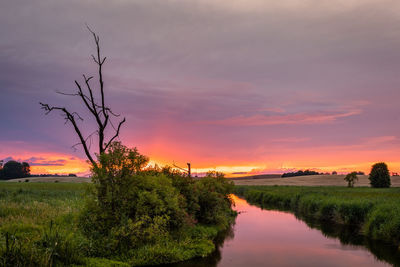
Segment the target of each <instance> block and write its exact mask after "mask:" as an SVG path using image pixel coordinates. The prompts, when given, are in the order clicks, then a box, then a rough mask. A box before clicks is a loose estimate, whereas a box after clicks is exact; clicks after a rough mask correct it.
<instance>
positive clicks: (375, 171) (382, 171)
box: [369, 162, 390, 188]
mask: <svg viewBox="0 0 400 267" xmlns="http://www.w3.org/2000/svg"><path fill="white" fill-rule="evenodd" d="M369 180H370V183H371V187H376V188H382V187H390V174H389V170H388V167H387V165H386V163H384V162H379V163H375V164H374V165H373V166H372V169H371V173H370V174H369Z"/></svg>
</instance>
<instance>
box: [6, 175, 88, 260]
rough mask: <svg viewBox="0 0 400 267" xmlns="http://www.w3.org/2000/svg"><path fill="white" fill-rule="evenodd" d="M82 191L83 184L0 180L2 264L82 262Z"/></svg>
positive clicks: (83, 250) (83, 243) (83, 247)
mask: <svg viewBox="0 0 400 267" xmlns="http://www.w3.org/2000/svg"><path fill="white" fill-rule="evenodd" d="M82 192H83V185H81V184H53V183H52V184H43V183H26V184H25V183H0V266H58V265H65V264H80V263H81V262H82V261H81V259H83V256H84V255H85V247H86V245H85V239H84V237H83V236H82V235H80V234H79V231H78V229H77V228H76V223H75V221H76V215H77V211H78V210H79V208H80V199H81V194H82ZM52 221H53V223H51V222H52Z"/></svg>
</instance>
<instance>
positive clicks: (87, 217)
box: [80, 142, 235, 265]
mask: <svg viewBox="0 0 400 267" xmlns="http://www.w3.org/2000/svg"><path fill="white" fill-rule="evenodd" d="M98 161H99V164H98V167H97V168H95V169H93V176H92V180H93V185H92V186H89V188H88V194H87V200H86V203H85V206H84V208H83V211H82V213H81V215H80V226H81V229H82V231H83V233H84V234H85V235H86V236H87V238H88V239H89V240H90V242H91V253H92V255H93V256H97V257H101V258H104V257H113V258H114V259H115V257H117V258H118V257H119V258H122V259H124V261H125V260H127V259H130V260H129V261H132V262H131V264H135V265H136V264H141V263H146V262H147V264H155V263H166V262H174V261H178V260H179V259H181V258H182V259H188V258H190V257H189V256H190V255H192V256H202V255H205V254H208V253H210V252H211V251H212V250H213V249H214V245H212V246H211V247H212V248H211V249H210V246H209V245H204V246H197V245H196V246H194V247H193V249H192V248H191V247H190V246H189V245H190V244H192V242H194V241H195V243H198V244H209V242H211V244H212V241H211V240H210V237H208V238H207V237H201V238H200V237H198V236H190V235H187V234H185V233H187V232H190V229H191V228H193V227H197V225H198V223H201V224H208V225H212V226H216V227H218V228H221V230H222V229H223V228H227V227H228V226H229V225H230V223H231V222H232V219H233V218H234V215H235V213H234V212H233V211H232V209H231V207H232V201H231V199H230V197H229V194H230V193H231V192H232V190H233V183H232V182H229V181H228V180H226V179H225V178H223V176H222V175H221V174H219V173H209V174H208V175H207V177H205V178H202V179H199V180H194V179H193V178H191V177H188V176H187V175H185V174H182V173H179V172H176V171H173V170H172V169H171V168H168V167H166V168H158V167H157V166H155V167H151V168H144V167H145V166H146V165H147V163H148V158H147V157H145V156H143V155H141V154H139V153H138V152H137V150H136V149H129V148H127V147H125V146H123V145H122V144H121V143H119V142H115V143H113V144H112V145H111V146H110V148H109V149H108V150H107V152H106V153H103V154H102V155H100V157H99V159H98ZM184 244H186V245H184ZM193 244H194V243H193ZM145 247H146V248H148V249H146V250H143V248H145ZM171 248H175V249H176V251H175V250H171ZM146 251H147V252H146ZM174 251H175V252H176V253H175V252H174ZM177 251H180V252H179V253H178V252H177ZM188 251H191V252H190V253H189V252H188ZM201 251H202V252H201ZM146 253H147V254H146ZM181 254H182V255H181ZM179 255H180V256H179ZM150 258H152V259H153V260H152V261H150ZM140 259H141V260H140Z"/></svg>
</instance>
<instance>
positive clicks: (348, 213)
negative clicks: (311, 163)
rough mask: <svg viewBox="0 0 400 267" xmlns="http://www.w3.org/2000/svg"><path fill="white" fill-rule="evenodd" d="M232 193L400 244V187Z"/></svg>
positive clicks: (257, 189)
mask: <svg viewBox="0 0 400 267" xmlns="http://www.w3.org/2000/svg"><path fill="white" fill-rule="evenodd" d="M235 192H236V193H237V194H238V195H240V196H243V197H244V198H245V199H246V200H247V201H249V202H250V203H253V204H258V205H260V206H262V207H264V208H270V209H281V210H288V211H292V212H295V213H298V214H300V215H302V216H306V217H312V218H315V219H317V220H321V221H331V222H334V223H339V224H345V225H355V226H358V227H359V229H360V232H361V233H362V234H364V235H366V236H368V237H370V238H372V239H379V240H384V241H388V242H391V243H393V244H395V245H397V246H399V245H400V188H385V189H383V188H382V189H377V188H367V187H365V188H345V187H295V186H290V187H289V186H236V187H235Z"/></svg>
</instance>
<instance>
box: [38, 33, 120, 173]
mask: <svg viewBox="0 0 400 267" xmlns="http://www.w3.org/2000/svg"><path fill="white" fill-rule="evenodd" d="M87 28H88V30H89V31H90V33H91V34H92V35H93V38H94V41H95V44H96V52H97V53H96V55H92V59H93V61H94V62H95V63H96V65H97V68H98V80H99V90H98V91H99V93H100V94H99V98H100V100H99V101H97V100H96V97H95V93H96V92H95V91H94V89H93V88H92V85H91V83H90V80H91V79H92V78H93V77H92V76H90V77H87V76H86V75H83V81H84V85H83V86H82V85H81V83H79V82H78V81H76V80H75V85H76V87H77V89H78V90H77V92H76V93H61V92H58V93H60V94H62V95H67V96H76V97H78V98H80V100H81V101H82V103H83V105H84V107H85V108H86V109H87V110H88V111H89V113H90V114H91V117H92V119H94V120H95V122H96V126H97V127H96V128H97V129H96V130H95V131H94V132H93V133H92V134H89V135H87V136H84V134H83V132H82V129H81V126H79V124H78V121H83V120H84V119H83V118H82V117H81V116H80V115H79V114H78V113H77V112H73V111H70V110H68V109H67V108H66V107H63V106H60V107H59V106H50V105H49V104H44V103H41V102H40V105H41V106H42V109H44V110H45V111H46V115H47V114H49V113H50V112H51V111H53V110H58V111H60V112H61V114H62V115H63V116H64V119H65V121H66V123H67V122H70V123H71V124H72V126H73V127H74V130H75V133H76V134H77V135H78V137H79V140H80V143H77V144H75V145H74V146H73V147H76V146H78V145H82V147H83V150H84V151H85V154H86V156H87V158H88V159H89V161H90V162H91V163H92V165H93V167H95V168H97V163H96V161H95V157H94V156H93V155H92V152H91V151H90V141H91V138H92V136H93V134H97V136H98V150H97V152H98V154H99V155H101V154H102V153H104V152H105V151H106V149H107V148H108V147H109V146H110V145H111V143H112V142H113V141H114V140H115V139H116V138H117V137H118V136H119V132H120V129H121V126H122V124H124V122H125V118H123V119H122V120H121V121H120V122H119V123H118V126H117V127H114V125H113V123H112V121H111V117H119V115H116V114H115V113H113V112H112V110H111V108H110V107H108V106H107V105H106V101H105V94H104V80H103V65H104V62H105V61H106V58H105V57H102V55H101V53H100V38H99V36H98V35H97V34H96V33H95V32H93V31H92V30H91V29H90V28H89V27H87ZM110 125H111V127H112V128H113V129H114V130H115V133H114V135H113V136H112V137H110V138H109V139H108V140H106V137H105V131H106V129H107V128H110Z"/></svg>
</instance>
